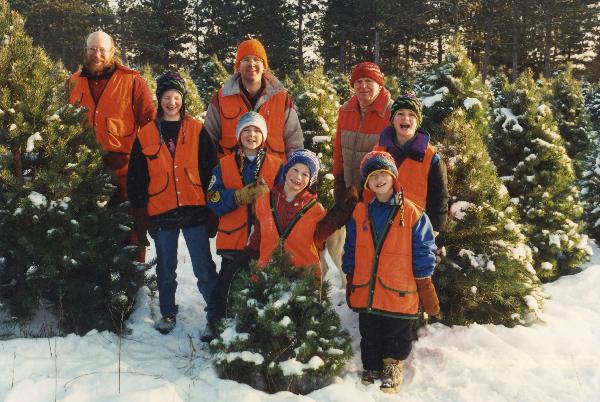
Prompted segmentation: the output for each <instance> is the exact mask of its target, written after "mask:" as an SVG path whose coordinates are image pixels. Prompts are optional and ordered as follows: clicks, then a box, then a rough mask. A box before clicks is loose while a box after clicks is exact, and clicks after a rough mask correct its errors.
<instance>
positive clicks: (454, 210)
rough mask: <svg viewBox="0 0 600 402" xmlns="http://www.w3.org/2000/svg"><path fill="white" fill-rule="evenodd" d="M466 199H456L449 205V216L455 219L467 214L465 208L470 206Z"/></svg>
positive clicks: (460, 218)
mask: <svg viewBox="0 0 600 402" xmlns="http://www.w3.org/2000/svg"><path fill="white" fill-rule="evenodd" d="M471 205H472V204H471V203H470V202H468V201H456V202H454V203H452V205H450V216H451V217H453V218H454V219H456V220H459V221H460V220H462V219H463V218H464V217H465V216H466V215H467V210H468V209H469V208H470V207H471Z"/></svg>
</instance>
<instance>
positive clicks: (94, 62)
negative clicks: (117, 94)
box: [83, 54, 114, 77]
mask: <svg viewBox="0 0 600 402" xmlns="http://www.w3.org/2000/svg"><path fill="white" fill-rule="evenodd" d="M83 64H84V66H85V68H86V69H87V70H88V71H89V72H90V74H92V75H93V76H96V77H97V76H100V75H102V73H104V72H105V71H107V70H108V69H110V68H111V67H112V65H113V64H114V60H113V58H112V57H110V56H108V55H107V56H105V57H96V55H92V56H90V55H87V54H86V55H85V57H84V59H83Z"/></svg>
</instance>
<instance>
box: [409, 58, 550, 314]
mask: <svg viewBox="0 0 600 402" xmlns="http://www.w3.org/2000/svg"><path fill="white" fill-rule="evenodd" d="M417 81H418V88H420V89H421V91H425V92H422V93H421V96H423V97H425V99H424V101H423V103H424V105H425V106H426V107H425V108H424V120H423V125H424V126H425V127H434V129H435V130H436V131H435V132H434V133H432V136H433V138H435V139H437V141H438V143H437V147H438V152H439V153H440V155H441V157H442V160H443V162H445V163H446V165H447V167H448V190H449V193H450V196H451V205H450V219H449V223H448V227H447V230H446V231H445V232H444V233H442V234H441V235H440V236H442V239H440V240H441V241H440V243H442V244H443V245H444V247H445V255H444V256H443V258H442V260H441V263H440V265H439V266H438V268H437V270H436V273H435V274H434V282H435V284H436V288H437V289H438V295H439V297H440V305H441V308H442V316H443V321H444V322H445V323H447V324H461V325H464V324H468V323H472V322H478V323H495V324H504V325H508V326H512V325H516V324H519V323H523V322H528V321H530V320H531V319H533V318H535V317H536V316H537V314H538V313H539V309H540V307H541V303H540V301H541V297H540V296H539V280H538V279H537V278H536V275H535V271H534V270H533V267H532V259H531V249H530V248H529V247H528V246H527V245H526V244H524V240H525V238H524V236H523V234H522V233H521V227H520V225H519V220H518V216H517V211H516V209H515V208H514V206H513V205H512V204H511V203H510V199H509V197H508V194H507V192H506V189H505V187H504V186H503V185H502V183H501V181H500V180H499V178H498V176H497V174H496V171H495V168H494V165H493V164H492V162H491V160H490V157H489V155H488V153H487V149H486V146H485V143H484V138H485V137H486V135H487V133H488V131H489V124H488V118H487V109H488V106H487V105H488V97H489V92H488V90H487V89H486V87H485V86H484V84H483V83H482V82H481V79H480V77H479V76H478V75H477V71H476V68H475V66H474V65H473V64H472V63H471V62H470V61H469V59H468V58H467V55H466V53H465V52H464V50H462V49H460V48H456V47H455V48H454V49H453V51H452V52H450V53H449V54H447V55H446V60H445V62H444V63H442V64H441V65H438V66H436V67H434V68H433V69H432V70H431V71H426V72H425V73H424V74H423V76H422V77H419V78H418V80H417ZM440 88H443V89H440ZM443 162H440V163H443Z"/></svg>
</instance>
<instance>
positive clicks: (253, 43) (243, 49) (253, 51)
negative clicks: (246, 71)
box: [235, 39, 269, 71]
mask: <svg viewBox="0 0 600 402" xmlns="http://www.w3.org/2000/svg"><path fill="white" fill-rule="evenodd" d="M246 56H256V57H259V58H260V59H261V60H262V61H263V64H264V65H265V70H268V69H269V60H268V59H267V52H265V47H264V46H263V45H262V43H260V42H259V41H258V40H256V39H248V40H245V41H243V42H242V43H240V44H239V45H238V48H237V53H236V54H235V69H236V71H237V70H239V69H240V63H241V62H242V59H243V58H244V57H246Z"/></svg>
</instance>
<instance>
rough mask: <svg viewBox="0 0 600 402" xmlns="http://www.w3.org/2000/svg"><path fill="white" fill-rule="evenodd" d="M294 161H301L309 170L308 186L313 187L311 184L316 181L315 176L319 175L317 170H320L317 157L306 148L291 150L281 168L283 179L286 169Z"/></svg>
mask: <svg viewBox="0 0 600 402" xmlns="http://www.w3.org/2000/svg"><path fill="white" fill-rule="evenodd" d="M296 163H302V164H303V165H306V166H308V170H309V171H310V181H309V182H308V187H313V185H314V184H315V183H316V182H317V176H318V175H319V170H321V162H320V161H319V157H318V156H317V155H316V154H315V153H314V152H313V151H309V150H308V149H297V150H295V151H292V152H291V153H290V154H289V155H288V160H287V162H286V163H285V165H283V169H282V178H283V179H285V176H286V175H287V172H288V170H290V168H291V167H292V166H294V165H295V164H296Z"/></svg>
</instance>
